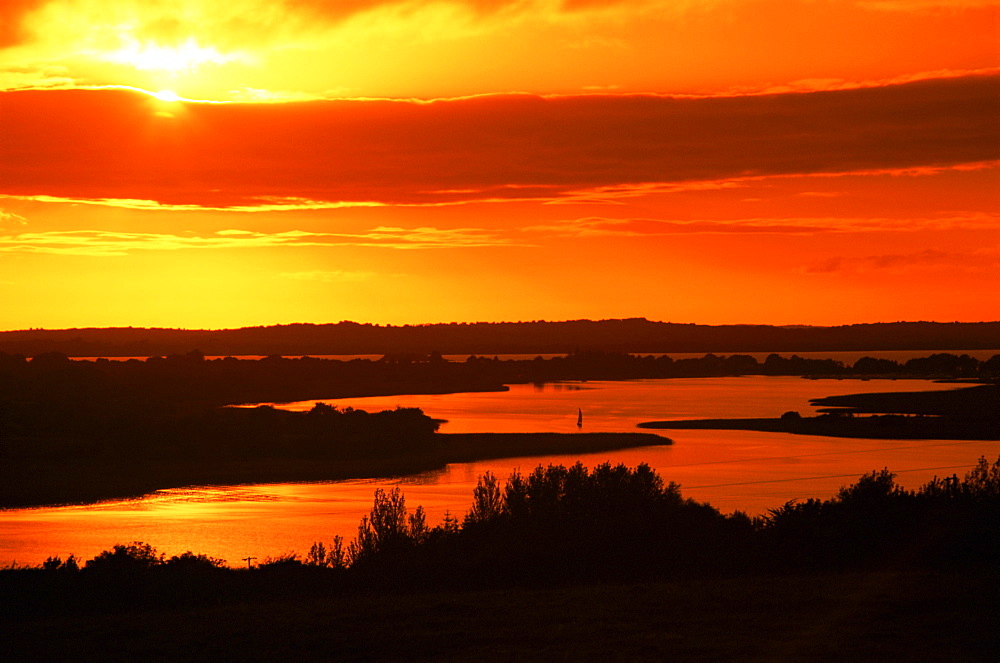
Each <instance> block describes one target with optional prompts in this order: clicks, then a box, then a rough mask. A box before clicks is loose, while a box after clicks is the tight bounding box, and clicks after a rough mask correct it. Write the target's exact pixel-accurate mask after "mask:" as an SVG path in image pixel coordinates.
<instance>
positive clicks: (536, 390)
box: [0, 377, 1000, 565]
mask: <svg viewBox="0 0 1000 663" xmlns="http://www.w3.org/2000/svg"><path fill="white" fill-rule="evenodd" d="M954 386H957V385H936V384H933V383H929V382H927V381H923V380H894V381H888V380H886V381H879V380H873V381H867V382H861V381H856V380H804V379H801V378H794V377H742V378H691V379H670V380H636V381H627V382H603V381H594V382H575V383H559V384H549V385H545V386H537V387H536V386H533V385H514V386H512V387H511V389H510V391H508V392H499V393H476V394H448V395H433V396H392V397H385V398H364V399H342V400H338V401H330V402H331V403H332V404H335V405H337V406H339V407H345V406H352V407H355V408H358V409H366V410H369V411H374V410H380V409H386V408H393V407H396V406H397V405H400V406H405V407H420V408H422V409H423V410H424V411H425V412H426V413H427V414H428V415H430V416H432V417H435V418H440V419H446V420H448V423H447V424H445V425H444V426H443V427H442V429H441V430H442V431H443V432H455V433H459V432H541V431H555V432H566V433H573V432H576V431H577V430H578V429H577V426H576V419H577V410H578V409H580V410H582V411H583V416H584V421H583V428H582V430H583V431H585V432H587V431H636V430H639V429H636V428H635V425H636V424H638V423H640V422H642V421H650V420H662V419H688V418H708V417H772V416H779V415H781V414H782V413H783V412H786V411H788V410H798V411H799V412H801V413H802V414H803V415H805V414H809V413H811V412H812V408H811V407H810V406H809V404H808V401H809V399H811V398H819V397H822V396H830V395H834V394H848V393H859V392H876V391H878V392H883V391H917V390H925V389H937V388H949V387H954ZM313 403H314V401H307V402H303V403H292V404H287V405H284V406H282V407H289V408H297V409H308V408H311V407H312V405H313ZM661 433H662V434H663V435H664V436H669V437H670V438H671V439H673V441H674V444H672V445H662V446H654V447H644V448H640V449H628V450H622V451H614V452H607V453H599V454H589V455H583V456H545V457H533V458H512V459H503V460H491V461H484V462H477V463H460V464H454V465H449V466H448V467H447V468H445V469H442V470H439V471H435V472H429V473H425V474H421V475H417V476H412V477H404V478H386V479H379V480H364V481H341V482H330V483H307V484H301V483H299V484H266V485H252V486H211V487H194V488H191V487H189V488H179V489H170V490H162V491H158V492H156V493H154V494H151V495H148V496H146V497H143V498H141V499H136V500H118V501H111V502H104V503H100V504H92V505H84V506H69V507H58V508H42V509H16V510H9V511H0V565H7V564H9V563H11V562H14V561H16V562H17V563H20V564H38V563H40V562H42V561H44V559H45V558H46V557H48V556H50V555H61V556H63V557H65V556H66V555H68V554H69V553H75V554H76V555H77V556H78V557H81V558H83V559H88V558H90V557H93V556H94V555H96V554H97V553H99V552H100V551H101V550H105V549H107V548H110V547H111V546H112V545H114V544H116V543H127V542H130V541H135V540H138V541H145V542H147V543H150V544H152V545H154V546H155V547H156V548H157V549H158V550H160V551H161V552H164V553H166V554H167V555H172V554H178V553H180V552H183V551H185V550H192V551H194V552H197V553H204V554H207V555H212V556H214V557H221V558H224V559H226V560H228V562H229V563H230V564H232V565H237V564H240V563H241V562H240V561H239V560H240V559H241V558H244V557H247V556H254V557H257V558H259V559H261V560H263V559H264V558H266V557H268V556H277V555H280V554H282V553H287V552H292V551H296V552H299V553H305V552H306V551H308V549H309V546H310V544H311V543H312V542H313V541H317V540H323V541H327V542H329V540H330V538H331V537H332V536H333V535H334V534H340V535H342V536H344V537H345V538H347V539H350V538H353V536H354V534H355V533H356V530H357V524H358V521H359V520H360V518H361V516H362V515H364V514H366V513H367V512H368V510H369V509H370V507H371V501H372V494H373V492H374V491H375V489H376V488H386V489H388V488H391V487H393V486H397V485H399V486H401V487H402V488H403V491H404V493H405V495H406V499H407V504H408V505H409V506H410V507H411V508H413V507H415V506H416V505H423V506H424V508H425V509H427V511H428V516H429V522H430V523H431V524H436V523H438V522H440V520H441V518H442V517H443V515H444V513H445V512H446V511H450V512H451V513H452V514H456V515H459V516H461V515H464V513H465V511H466V510H467V509H468V506H469V504H470V502H471V494H472V488H473V486H474V485H475V483H476V480H477V477H478V476H479V475H481V474H482V473H483V472H486V471H487V470H491V471H493V472H494V473H496V474H498V475H499V476H501V477H505V476H506V475H508V474H509V473H510V472H511V471H513V470H514V469H520V470H522V471H530V470H531V469H533V468H534V467H535V466H536V465H538V464H548V463H563V464H570V463H574V462H576V461H577V460H580V461H582V462H583V463H584V464H585V465H587V466H589V467H593V466H594V465H596V464H597V463H601V462H604V461H611V462H613V463H625V464H627V465H630V466H634V465H636V464H638V463H641V462H646V463H649V464H650V465H651V466H652V467H653V468H654V469H656V470H657V471H659V472H660V474H661V475H662V476H663V477H664V479H665V480H672V481H676V482H678V483H680V484H681V486H682V492H683V493H684V495H685V496H687V497H693V498H695V499H697V500H701V501H707V502H710V503H711V504H713V505H715V506H716V507H717V508H719V509H720V510H722V511H724V512H729V511H733V510H735V509H742V510H744V511H747V512H750V513H757V514H759V513H763V512H764V511H766V509H768V508H771V507H774V506H778V505H780V504H782V503H783V502H785V501H787V500H790V499H804V498H807V497H814V496H815V497H829V496H830V495H832V494H833V493H834V492H835V491H836V490H837V489H838V488H839V487H840V486H842V485H844V484H845V483H850V482H852V481H854V480H856V479H857V478H858V477H859V476H860V475H861V474H863V473H865V472H869V471H871V470H874V469H881V468H882V467H889V468H890V469H891V470H893V471H895V472H897V473H898V481H899V482H900V483H902V484H903V485H904V486H907V487H915V486H917V485H919V484H920V483H922V482H924V481H927V480H928V479H930V478H931V477H932V476H934V475H935V474H937V475H950V474H952V473H957V474H959V475H962V474H963V473H964V472H965V471H967V470H968V469H969V468H971V467H972V466H973V465H974V464H975V462H976V460H977V459H978V458H979V457H980V456H982V455H985V456H987V458H989V459H990V460H995V459H996V458H997V456H998V455H1000V442H998V441H941V440H916V441H913V440H906V441H903V440H849V439H837V438H826V437H810V436H793V435H783V434H775V433H754V432H743V431H661Z"/></svg>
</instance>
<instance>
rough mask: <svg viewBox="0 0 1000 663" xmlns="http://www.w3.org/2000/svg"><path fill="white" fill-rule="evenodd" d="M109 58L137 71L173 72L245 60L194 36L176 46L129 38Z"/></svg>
mask: <svg viewBox="0 0 1000 663" xmlns="http://www.w3.org/2000/svg"><path fill="white" fill-rule="evenodd" d="M106 58H107V59H108V60H110V61H112V62H118V63H121V64H130V65H132V66H133V67H135V68H137V69H143V70H147V71H166V72H171V73H180V72H185V71H191V70H194V69H197V68H199V67H201V66H203V65H206V64H225V63H227V62H233V61H236V60H241V59H242V57H241V56H239V55H226V54H223V53H220V52H219V51H218V50H216V49H215V48H212V47H210V46H201V45H200V44H198V42H197V41H195V39H194V38H193V37H192V38H190V39H188V40H187V41H186V42H184V43H183V44H178V45H176V46H164V45H161V44H151V43H141V42H139V41H137V40H135V39H131V38H129V39H128V40H127V41H126V44H125V45H124V46H122V48H120V49H118V50H117V51H114V52H112V53H109V54H108V55H107V56H106Z"/></svg>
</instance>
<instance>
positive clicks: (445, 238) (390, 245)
mask: <svg viewBox="0 0 1000 663" xmlns="http://www.w3.org/2000/svg"><path fill="white" fill-rule="evenodd" d="M511 244H513V242H512V241H511V240H510V239H508V238H503V237H499V236H497V235H496V234H495V233H492V232H490V231H487V230H481V229H476V228H459V229H445V230H442V229H437V228H410V229H406V228H390V227H378V228H374V229H372V230H370V231H368V232H366V233H358V234H349V233H315V232H306V231H301V230H289V231H285V232H279V233H261V232H252V231H244V230H222V231H218V232H215V233H210V234H202V235H196V234H193V233H192V234H164V233H126V232H109V231H100V230H75V231H52V232H39V233H20V234H9V235H0V253H46V254H61V255H81V256H100V257H106V256H122V255H127V254H129V253H132V252H134V251H178V250H197V249H253V248H266V247H277V246H283V247H306V246H312V247H316V246H330V247H332V246H365V247H375V248H386V249H449V248H459V247H462V248H468V247H493V246H507V245H511Z"/></svg>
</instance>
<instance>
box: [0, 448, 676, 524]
mask: <svg viewBox="0 0 1000 663" xmlns="http://www.w3.org/2000/svg"><path fill="white" fill-rule="evenodd" d="M434 436H435V438H434V440H435V442H436V444H435V445H434V447H433V448H432V449H429V450H428V452H427V453H421V454H408V455H398V456H394V457H391V458H358V459H313V458H258V459H254V460H217V461H207V460H199V461H189V462H177V461H173V462H158V463H156V464H155V466H149V465H147V466H142V467H138V466H137V465H135V464H127V463H102V462H97V461H80V460H74V461H73V462H60V463H43V462H39V461H32V462H26V463H22V464H19V465H18V466H17V467H12V466H7V467H5V468H3V469H0V513H2V512H3V511H6V510H13V509H29V508H42V507H57V506H69V505H84V504H95V503H98V502H104V501H109V500H120V499H131V498H138V497H141V496H143V495H148V494H150V493H152V492H155V491H157V490H161V489H166V488H182V487H184V486H207V485H246V484H262V483H286V482H321V481H346V480H349V479H373V478H384V477H396V476H409V475H413V474H418V473H420V472H427V471H431V470H435V469H441V468H443V467H445V466H446V465H448V464H449V463H466V462H473V461H477V460H492V459H497V458H516V457H521V456H526V457H530V456H549V455H561V454H583V453H594V452H601V451H614V450H618V449H631V448H637V447H644V446H658V445H664V444H671V443H672V441H671V440H670V439H669V438H666V437H663V436H661V435H657V434H655V433H642V432H640V433H435V434H434Z"/></svg>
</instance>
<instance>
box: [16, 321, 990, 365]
mask: <svg viewBox="0 0 1000 663" xmlns="http://www.w3.org/2000/svg"><path fill="white" fill-rule="evenodd" d="M996 348H1000V322H885V323H869V324H856V325H844V326H837V327H810V326H771V325H699V324H678V323H671V322H654V321H650V320H646V319H645V318H628V319H620V320H596V321H594V320H568V321H561V322H546V321H535V322H475V323H447V324H426V325H403V326H392V325H375V324H360V323H356V322H346V321H345V322H338V323H332V324H308V323H303V324H290V325H274V326H268V327H244V328H240V329H221V330H189V329H160V328H152V329H146V328H133V327H117V328H87V329H59V330H47V329H30V330H19V331H7V332H0V352H6V353H8V354H23V355H26V356H34V355H37V354H41V353H45V352H62V353H65V354H67V355H69V356H71V357H148V356H158V355H169V354H183V353H187V352H191V351H193V350H199V351H201V352H202V353H204V354H205V355H209V356H216V355H218V356H226V355H286V356H289V355H290V356H295V355H355V354H374V355H385V354H429V353H432V352H439V353H441V354H460V355H461V354H479V355H483V354H485V355H493V354H534V353H538V354H543V353H572V352H577V351H581V350H584V351H603V352H630V353H660V352H663V353H670V352H674V353H681V352H706V353H707V352H716V353H735V352H822V351H844V350H854V351H868V350H928V351H930V350H988V349H996Z"/></svg>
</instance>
